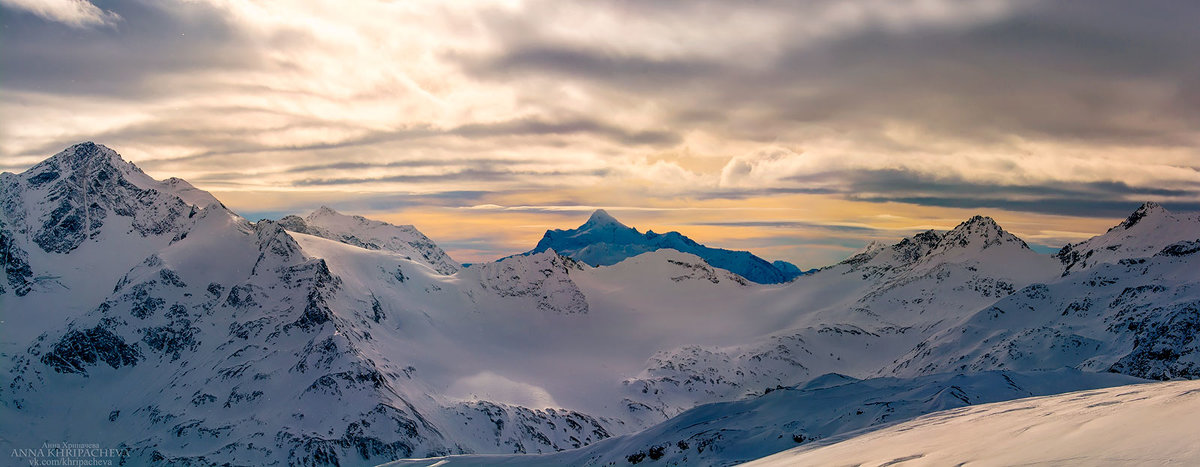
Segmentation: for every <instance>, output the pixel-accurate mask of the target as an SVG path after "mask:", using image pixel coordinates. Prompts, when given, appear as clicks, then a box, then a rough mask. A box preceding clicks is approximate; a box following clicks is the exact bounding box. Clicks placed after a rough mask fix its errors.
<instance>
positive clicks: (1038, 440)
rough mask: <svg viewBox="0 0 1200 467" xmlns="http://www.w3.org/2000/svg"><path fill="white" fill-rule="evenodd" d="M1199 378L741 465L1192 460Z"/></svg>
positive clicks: (897, 431) (1007, 409) (974, 410)
mask: <svg viewBox="0 0 1200 467" xmlns="http://www.w3.org/2000/svg"><path fill="white" fill-rule="evenodd" d="M1196 414H1200V381H1181V382H1167V383H1152V384H1139V385H1134V386H1117V387H1111V388H1106V389H1099V390H1089V391H1081V392H1074V393H1069V394H1061V395H1057V396H1049V397H1034V398H1028V399H1017V400H1012V401H1007V402H999V403H994V404H986V405H980V406H973V407H964V408H958V409H952V410H946V411H942V412H937V413H933V414H930V415H926V416H923V417H920V418H917V419H915V420H912V421H909V422H905V423H901V424H898V425H893V426H890V427H888V428H884V429H881V430H876V431H871V432H867V433H864V434H861V435H859V436H856V437H853V438H849V439H846V440H844V441H841V442H837V443H834V444H830V445H817V446H803V447H798V448H795V449H792V450H790V451H785V452H782V453H779V454H775V455H773V456H769V457H766V458H763V459H759V460H757V461H754V462H750V463H748V464H746V465H747V466H754V467H775V466H794V465H964V464H967V465H984V466H986V465H1035V464H1036V465H1197V464H1200V443H1197V441H1196V432H1197V428H1200V424H1198V423H1197V421H1196Z"/></svg>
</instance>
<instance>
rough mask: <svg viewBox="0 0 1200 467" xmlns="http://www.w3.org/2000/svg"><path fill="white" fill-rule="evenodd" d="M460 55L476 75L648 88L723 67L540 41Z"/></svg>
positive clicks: (720, 71)
mask: <svg viewBox="0 0 1200 467" xmlns="http://www.w3.org/2000/svg"><path fill="white" fill-rule="evenodd" d="M461 59H462V60H463V63H464V65H465V67H466V69H467V71H468V72H470V73H472V74H474V75H478V76H506V77H520V76H524V75H527V74H529V73H536V74H550V75H558V76H564V77H573V78H578V79H584V80H588V81H596V82H602V83H607V84H610V85H620V86H622V87H623V88H630V87H633V88H637V89H643V90H651V91H653V90H662V89H663V88H664V87H676V86H679V85H680V84H682V83H685V82H687V81H690V80H693V79H695V80H704V81H707V80H709V79H711V78H712V77H713V76H719V75H722V74H724V73H726V71H727V70H726V69H725V66H723V65H722V64H720V63H716V62H712V61H705V60H670V59H651V58H645V57H637V56H630V55H622V54H618V53H613V52H605V51H602V50H595V49H588V48H581V47H564V46H553V45H541V44H537V45H532V46H523V47H517V48H514V49H511V50H509V51H507V52H506V53H504V54H502V55H500V56H496V57H482V58H481V57H463V58H461Z"/></svg>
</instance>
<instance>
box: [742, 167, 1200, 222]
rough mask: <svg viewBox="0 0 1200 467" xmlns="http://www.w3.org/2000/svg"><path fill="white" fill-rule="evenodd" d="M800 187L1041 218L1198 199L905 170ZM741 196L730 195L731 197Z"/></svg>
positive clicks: (820, 179)
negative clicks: (988, 180)
mask: <svg viewBox="0 0 1200 467" xmlns="http://www.w3.org/2000/svg"><path fill="white" fill-rule="evenodd" d="M788 180H789V181H790V182H793V183H797V184H800V185H805V184H819V185H822V186H833V187H835V188H831V189H829V190H830V192H832V193H836V194H840V195H842V196H844V197H846V198H848V199H853V200H859V201H870V202H901V203H910V204H918V205H925V206H938V207H953V208H970V209H977V208H997V209H1006V210H1012V211H1023V212H1034V213H1043V214H1061V215H1075V216H1086V217H1120V216H1124V215H1127V214H1128V213H1129V212H1132V210H1133V209H1135V208H1136V207H1137V206H1138V205H1139V204H1140V203H1141V202H1143V201H1149V200H1160V199H1164V198H1165V199H1196V198H1200V183H1193V184H1188V185H1184V186H1183V187H1179V188H1164V187H1144V186H1132V185H1129V184H1127V183H1125V182H1120V181H1103V182H1054V183H1047V184H1041V185H1003V184H983V183H978V182H969V181H966V180H963V179H962V178H958V177H953V176H934V175H930V174H925V173H919V172H914V171H909V170H856V171H844V172H826V173H819V174H809V175H804V176H793V177H790V178H788ZM740 196H744V195H743V194H741V193H737V192H736V191H735V192H734V193H731V197H740ZM1168 204H1173V207H1174V208H1176V209H1180V210H1195V209H1200V202H1186V201H1185V202H1176V203H1169V202H1168Z"/></svg>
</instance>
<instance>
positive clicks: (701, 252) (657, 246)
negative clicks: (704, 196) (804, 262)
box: [525, 209, 803, 284]
mask: <svg viewBox="0 0 1200 467" xmlns="http://www.w3.org/2000/svg"><path fill="white" fill-rule="evenodd" d="M661 249H672V250H676V251H682V252H684V253H691V254H694V255H696V256H699V257H700V258H701V259H703V260H704V261H705V262H707V263H708V264H711V265H713V266H716V267H718V268H721V269H725V270H728V271H732V272H733V273H735V274H738V275H740V276H742V277H745V278H746V279H748V280H750V281H751V282H757V283H759V284H778V283H783V282H787V281H790V280H792V279H794V278H796V277H798V276H800V275H802V274H803V272H802V271H800V268H797V267H796V266H795V265H793V264H791V263H788V262H786V261H776V262H775V263H770V262H767V261H766V260H764V259H762V258H759V257H757V256H754V255H753V254H751V253H750V252H747V251H732V250H724V249H720V248H710V247H707V246H704V245H701V244H699V243H696V242H695V241H694V240H692V239H690V238H687V237H685V236H684V235H683V234H680V233H679V232H667V233H665V234H659V233H655V232H653V231H647V232H646V233H641V232H638V231H637V229H635V228H632V227H628V226H626V225H625V224H622V223H621V222H620V221H618V220H617V219H616V218H614V217H612V216H611V215H609V214H608V212H606V211H605V210H603V209H597V210H596V211H595V212H593V213H592V215H591V217H589V218H588V220H587V222H584V223H583V225H581V226H579V227H578V228H575V229H570V230H558V229H555V230H547V231H546V234H545V235H543V236H542V239H541V240H540V241H538V244H537V246H535V247H534V248H533V249H532V250H530V251H529V252H527V253H525V254H533V253H540V252H543V251H546V250H554V251H557V252H558V253H559V254H561V255H564V256H569V257H571V258H574V259H576V260H579V261H582V262H584V263H587V264H589V265H592V266H609V265H613V264H617V263H619V262H621V261H624V260H625V259H627V258H630V257H634V256H637V255H640V254H642V253H646V252H650V251H656V250H661Z"/></svg>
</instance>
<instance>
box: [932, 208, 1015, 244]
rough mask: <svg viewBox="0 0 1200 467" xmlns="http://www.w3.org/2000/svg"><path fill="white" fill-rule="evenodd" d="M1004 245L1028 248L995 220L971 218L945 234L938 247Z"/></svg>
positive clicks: (979, 217) (982, 217)
mask: <svg viewBox="0 0 1200 467" xmlns="http://www.w3.org/2000/svg"><path fill="white" fill-rule="evenodd" d="M1004 243H1016V244H1019V245H1021V246H1022V247H1024V248H1029V245H1026V244H1025V241H1024V240H1021V239H1020V238H1017V236H1016V235H1013V234H1011V233H1008V232H1007V231H1005V230H1004V228H1002V227H1000V224H997V223H996V220H995V219H992V218H991V217H988V216H973V217H971V218H970V219H967V220H966V221H963V223H961V224H958V226H957V227H955V228H954V229H952V230H950V231H949V232H946V235H945V236H944V237H942V240H941V242H940V243H939V245H940V246H941V247H942V248H943V249H948V248H952V247H965V246H967V245H978V246H979V247H980V248H981V249H983V248H988V247H990V246H993V245H1000V244H1004Z"/></svg>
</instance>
